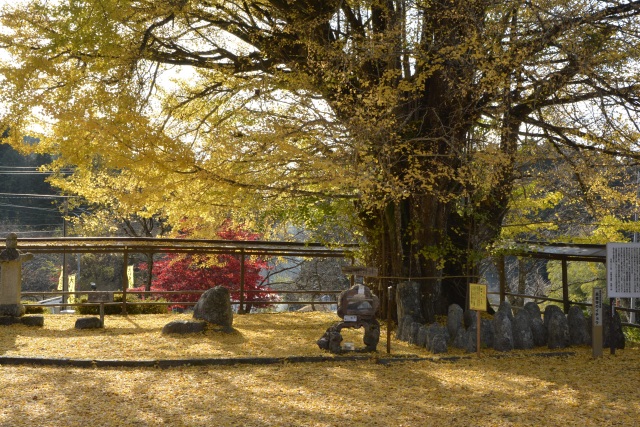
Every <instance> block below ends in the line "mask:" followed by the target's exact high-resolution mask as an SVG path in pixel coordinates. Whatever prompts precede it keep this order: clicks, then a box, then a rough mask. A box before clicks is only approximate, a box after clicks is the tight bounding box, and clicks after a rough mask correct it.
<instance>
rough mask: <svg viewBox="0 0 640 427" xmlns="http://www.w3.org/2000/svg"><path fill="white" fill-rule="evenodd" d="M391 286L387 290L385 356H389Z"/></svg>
mask: <svg viewBox="0 0 640 427" xmlns="http://www.w3.org/2000/svg"><path fill="white" fill-rule="evenodd" d="M392 291H393V286H389V287H388V288H387V294H388V297H387V354H391V302H392V301H393V292H392Z"/></svg>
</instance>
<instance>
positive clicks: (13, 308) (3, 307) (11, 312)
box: [0, 304, 25, 317]
mask: <svg viewBox="0 0 640 427" xmlns="http://www.w3.org/2000/svg"><path fill="white" fill-rule="evenodd" d="M24 313H25V308H24V306H23V305H22V304H0V316H10V317H20V316H23V315H24Z"/></svg>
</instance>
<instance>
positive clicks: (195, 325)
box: [162, 320, 207, 334]
mask: <svg viewBox="0 0 640 427" xmlns="http://www.w3.org/2000/svg"><path fill="white" fill-rule="evenodd" d="M206 324H207V323H206V322H190V321H188V320H174V321H173V322H169V323H167V324H166V325H164V327H163V328H162V333H163V334H195V333H201V332H204V330H205V327H206Z"/></svg>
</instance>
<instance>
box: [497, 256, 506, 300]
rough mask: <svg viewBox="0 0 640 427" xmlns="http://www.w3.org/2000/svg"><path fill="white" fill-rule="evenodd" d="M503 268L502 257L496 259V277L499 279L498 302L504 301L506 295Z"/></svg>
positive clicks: (503, 261)
mask: <svg viewBox="0 0 640 427" xmlns="http://www.w3.org/2000/svg"><path fill="white" fill-rule="evenodd" d="M505 270H506V268H505V259H504V255H500V256H499V257H498V276H499V277H500V302H501V303H503V302H504V300H505V294H506V293H507V273H506V271H505Z"/></svg>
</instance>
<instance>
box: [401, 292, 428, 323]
mask: <svg viewBox="0 0 640 427" xmlns="http://www.w3.org/2000/svg"><path fill="white" fill-rule="evenodd" d="M421 301H422V293H421V292H420V284H419V283H416V282H402V283H399V284H398V287H397V289H396V307H397V309H398V319H402V318H404V317H405V316H411V318H413V321H414V322H419V323H423V324H424V323H425V318H424V315H423V314H422V305H421Z"/></svg>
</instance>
